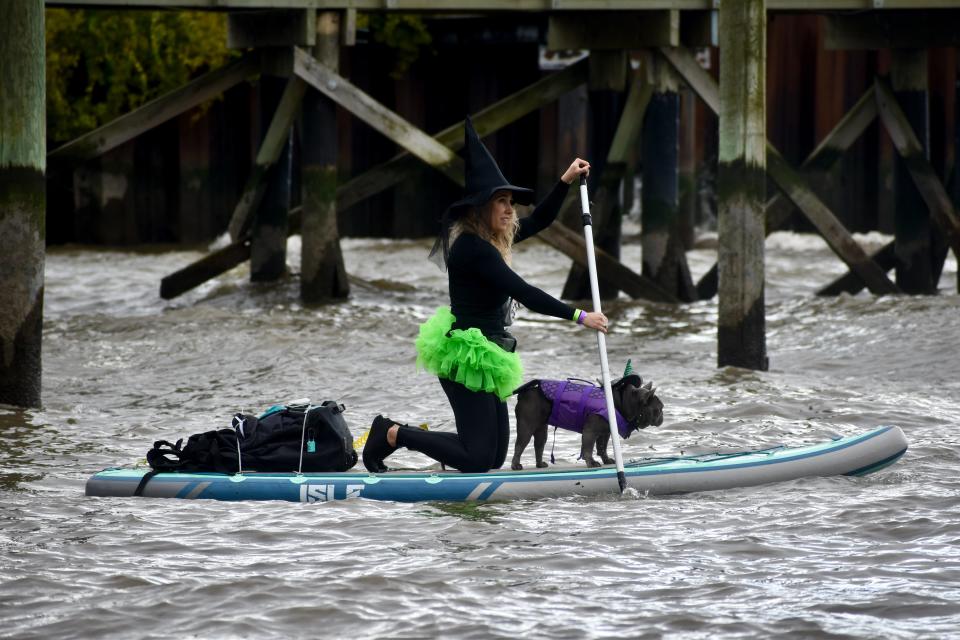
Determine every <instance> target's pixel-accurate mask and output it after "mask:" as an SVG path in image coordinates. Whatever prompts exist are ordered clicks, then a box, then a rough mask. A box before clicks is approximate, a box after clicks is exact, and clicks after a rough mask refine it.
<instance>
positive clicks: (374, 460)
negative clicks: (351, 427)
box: [363, 416, 397, 473]
mask: <svg viewBox="0 0 960 640" xmlns="http://www.w3.org/2000/svg"><path fill="white" fill-rule="evenodd" d="M395 424H397V423H396V422H394V421H393V420H390V419H389V418H384V417H383V416H377V417H376V418H374V419H373V424H372V425H370V433H369V435H367V442H366V443H365V444H364V445H363V466H365V467H366V468H367V471H369V472H371V473H383V472H384V471H386V470H387V467H386V465H384V464H383V460H384V458H386V457H387V456H389V455H390V454H391V453H393V452H394V451H396V450H397V448H396V447H391V446H390V443H389V442H387V430H388V429H390V427H392V426H393V425H395Z"/></svg>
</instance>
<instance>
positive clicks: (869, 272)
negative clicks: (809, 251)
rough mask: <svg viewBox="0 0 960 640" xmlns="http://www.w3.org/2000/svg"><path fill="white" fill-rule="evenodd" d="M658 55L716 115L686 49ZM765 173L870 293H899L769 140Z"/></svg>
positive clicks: (713, 87) (710, 83)
mask: <svg viewBox="0 0 960 640" xmlns="http://www.w3.org/2000/svg"><path fill="white" fill-rule="evenodd" d="M660 52H661V53H662V54H663V55H664V57H665V58H666V59H667V60H668V61H670V63H671V64H672V65H673V66H674V68H675V69H676V70H677V72H678V73H679V74H680V75H681V76H682V77H683V78H684V80H686V82H687V84H689V85H690V87H691V88H692V89H693V90H694V91H695V92H696V93H697V95H699V96H700V98H701V99H702V100H703V101H704V102H705V103H706V104H707V106H708V107H709V108H710V109H711V110H712V111H713V112H714V113H719V108H720V92H719V89H718V87H717V83H716V81H715V80H714V79H713V78H712V77H711V76H710V75H709V74H708V73H707V72H706V71H704V70H703V69H701V68H700V65H698V64H697V63H696V60H694V59H693V56H691V55H690V54H689V52H687V51H685V50H681V49H676V48H668V47H661V49H660ZM767 174H768V175H769V176H770V178H771V179H772V180H773V181H774V182H775V183H776V184H777V186H778V187H780V189H781V190H782V191H783V193H784V194H785V195H786V197H788V198H789V199H790V200H791V201H792V202H793V203H794V204H795V205H796V206H797V208H799V209H800V211H801V212H802V213H803V214H804V215H805V216H806V217H807V219H808V220H810V222H811V223H812V224H813V225H814V227H816V229H817V231H819V232H820V234H821V235H822V236H823V238H824V239H825V240H826V241H827V244H828V245H829V246H830V248H831V249H832V250H833V252H834V253H835V254H836V255H837V257H839V258H840V259H841V260H843V262H844V263H846V265H847V266H848V267H849V268H850V270H851V271H854V272H855V273H857V275H859V276H860V277H861V278H862V279H863V280H864V282H866V283H867V286H868V287H869V288H870V291H872V292H873V293H875V294H885V293H895V292H898V291H899V288H898V287H897V286H896V285H895V284H894V283H893V282H891V281H890V279H889V278H888V277H887V274H886V272H885V271H884V270H883V269H881V268H880V266H879V265H877V264H876V263H874V262H873V261H872V260H870V258H869V256H867V254H866V253H865V252H864V251H863V249H862V248H861V247H860V245H859V244H857V242H856V240H854V239H853V236H852V235H850V232H849V231H847V229H846V228H845V227H844V226H843V225H842V224H841V223H840V221H839V220H837V218H836V216H835V215H833V212H832V211H830V209H829V208H828V207H827V206H826V205H825V204H824V203H823V202H822V201H821V200H820V199H819V198H818V197H817V195H816V194H815V193H814V192H813V191H812V190H810V188H809V187H807V186H806V185H805V184H804V180H803V178H802V177H801V176H800V175H799V174H798V173H797V172H796V171H795V170H794V169H793V167H791V166H790V165H789V163H788V162H787V161H786V160H785V159H784V158H783V156H781V155H780V152H779V151H777V149H776V148H775V147H774V146H773V145H772V144H770V142H769V141H767Z"/></svg>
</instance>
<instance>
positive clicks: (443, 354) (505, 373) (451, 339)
mask: <svg viewBox="0 0 960 640" xmlns="http://www.w3.org/2000/svg"><path fill="white" fill-rule="evenodd" d="M455 320H456V318H454V316H453V314H452V313H450V307H440V308H439V309H437V312H436V313H435V314H433V317H432V318H430V319H429V320H427V321H426V322H424V323H423V324H422V325H420V335H419V337H417V342H416V345H417V367H418V368H423V369H426V370H427V371H429V372H430V373H432V374H434V375H436V376H438V377H440V378H446V379H447V380H453V381H454V382H458V383H460V384H462V385H463V386H465V387H466V388H467V389H470V390H471V391H484V392H486V393H495V394H497V397H499V398H500V399H501V400H503V399H506V398H508V397H510V395H512V394H513V391H514V389H516V388H517V387H519V386H520V384H521V383H522V382H523V365H522V364H520V356H518V355H517V354H516V353H508V352H507V351H504V350H503V349H501V348H500V346H499V345H496V344H494V343H493V342H491V341H490V340H488V339H487V338H486V337H485V336H484V335H483V333H481V331H480V329H477V328H476V327H471V328H469V329H454V330H453V331H450V327H452V326H453V323H454V321H455ZM447 332H449V333H450V335H449V336H448V335H447Z"/></svg>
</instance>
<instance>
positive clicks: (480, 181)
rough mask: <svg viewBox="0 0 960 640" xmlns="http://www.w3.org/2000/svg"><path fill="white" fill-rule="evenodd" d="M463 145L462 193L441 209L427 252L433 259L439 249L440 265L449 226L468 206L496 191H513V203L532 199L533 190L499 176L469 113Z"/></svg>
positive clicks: (498, 168) (488, 198)
mask: <svg viewBox="0 0 960 640" xmlns="http://www.w3.org/2000/svg"><path fill="white" fill-rule="evenodd" d="M463 146H464V156H465V157H464V162H465V182H466V187H465V188H464V193H465V195H464V196H463V197H462V198H460V199H459V200H457V201H456V202H454V203H453V204H451V205H450V206H449V207H447V210H446V211H444V212H443V217H442V218H441V219H440V235H439V237H438V238H437V241H436V242H435V243H434V245H433V249H432V250H431V251H430V258H431V259H435V258H436V257H438V254H440V252H441V250H442V258H443V264H444V265H445V264H446V262H447V255H448V253H449V247H448V246H447V239H448V237H449V235H450V227H451V225H453V223H454V222H455V221H456V219H457V218H458V217H460V215H462V214H463V213H464V212H465V211H467V210H468V209H469V208H470V207H479V206H480V205H482V204H485V203H486V202H487V201H488V200H490V198H492V197H493V194H495V193H496V192H497V191H511V192H513V200H514V202H516V203H517V204H531V203H532V202H533V189H526V188H524V187H518V186H516V185H513V184H510V182H509V181H508V180H507V179H506V178H504V177H503V173H502V172H501V171H500V167H498V166H497V161H496V160H494V159H493V156H492V155H490V152H489V151H488V150H487V148H486V147H485V146H483V143H482V142H481V141H480V136H478V135H477V131H476V129H474V128H473V121H472V120H470V116H467V118H466V120H465V121H464V127H463Z"/></svg>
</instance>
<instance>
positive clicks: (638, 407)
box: [623, 385, 645, 418]
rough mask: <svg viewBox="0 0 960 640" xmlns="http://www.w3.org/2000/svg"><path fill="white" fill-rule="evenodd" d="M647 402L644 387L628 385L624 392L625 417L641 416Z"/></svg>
mask: <svg viewBox="0 0 960 640" xmlns="http://www.w3.org/2000/svg"><path fill="white" fill-rule="evenodd" d="M644 401H645V398H644V391H643V388H642V387H635V386H633V385H628V386H627V388H626V389H624V390H623V415H624V416H629V417H631V418H633V417H636V416H639V415H640V412H641V411H642V410H643V403H644Z"/></svg>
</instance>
